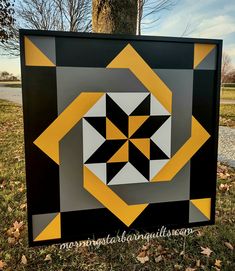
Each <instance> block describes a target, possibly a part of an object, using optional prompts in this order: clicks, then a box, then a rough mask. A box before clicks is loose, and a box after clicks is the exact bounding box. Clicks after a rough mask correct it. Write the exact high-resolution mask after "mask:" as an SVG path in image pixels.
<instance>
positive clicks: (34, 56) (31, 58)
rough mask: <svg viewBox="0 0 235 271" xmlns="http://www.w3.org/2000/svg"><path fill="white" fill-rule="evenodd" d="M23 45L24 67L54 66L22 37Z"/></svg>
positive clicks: (30, 42)
mask: <svg viewBox="0 0 235 271" xmlns="http://www.w3.org/2000/svg"><path fill="white" fill-rule="evenodd" d="M24 45H25V64H26V66H49V67H54V66H55V64H54V63H53V62H51V60H50V59H49V58H48V57H47V56H45V55H44V54H43V53H42V51H41V50H39V49H38V48H37V46H36V45H35V44H33V42H32V41H31V40H30V39H29V38H27V37H24Z"/></svg>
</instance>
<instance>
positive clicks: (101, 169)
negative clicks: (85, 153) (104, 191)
mask: <svg viewBox="0 0 235 271" xmlns="http://www.w3.org/2000/svg"><path fill="white" fill-rule="evenodd" d="M86 167H87V168H89V169H90V170H91V171H92V172H93V173H94V174H95V175H96V176H97V177H98V178H99V179H100V180H101V181H102V182H103V183H104V184H106V163H95V164H86Z"/></svg>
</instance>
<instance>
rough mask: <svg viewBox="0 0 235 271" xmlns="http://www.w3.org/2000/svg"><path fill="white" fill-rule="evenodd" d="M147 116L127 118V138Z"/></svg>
mask: <svg viewBox="0 0 235 271" xmlns="http://www.w3.org/2000/svg"><path fill="white" fill-rule="evenodd" d="M148 117H149V116H129V134H128V135H129V137H131V136H132V135H133V134H134V132H135V131H137V129H138V128H139V127H140V126H141V125H142V124H143V123H144V122H145V121H146V119H147V118H148Z"/></svg>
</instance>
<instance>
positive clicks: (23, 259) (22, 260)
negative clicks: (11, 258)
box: [21, 255, 27, 265]
mask: <svg viewBox="0 0 235 271" xmlns="http://www.w3.org/2000/svg"><path fill="white" fill-rule="evenodd" d="M21 263H22V264H24V265H26V264H27V258H26V257H25V255H22V257H21Z"/></svg>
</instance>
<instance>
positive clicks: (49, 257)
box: [44, 254, 52, 261]
mask: <svg viewBox="0 0 235 271" xmlns="http://www.w3.org/2000/svg"><path fill="white" fill-rule="evenodd" d="M44 261H52V258H51V254H47V255H46V257H45V259H44Z"/></svg>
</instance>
